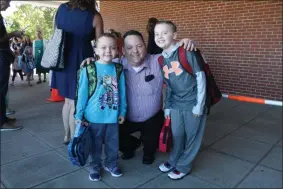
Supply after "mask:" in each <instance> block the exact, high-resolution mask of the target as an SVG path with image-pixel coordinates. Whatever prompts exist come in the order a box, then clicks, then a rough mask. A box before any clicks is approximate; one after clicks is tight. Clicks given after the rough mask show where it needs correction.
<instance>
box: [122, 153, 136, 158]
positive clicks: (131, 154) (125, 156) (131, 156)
mask: <svg viewBox="0 0 283 189" xmlns="http://www.w3.org/2000/svg"><path fill="white" fill-rule="evenodd" d="M134 156H135V152H125V153H123V155H122V156H121V158H122V159H123V160H129V159H132V158H133V157H134Z"/></svg>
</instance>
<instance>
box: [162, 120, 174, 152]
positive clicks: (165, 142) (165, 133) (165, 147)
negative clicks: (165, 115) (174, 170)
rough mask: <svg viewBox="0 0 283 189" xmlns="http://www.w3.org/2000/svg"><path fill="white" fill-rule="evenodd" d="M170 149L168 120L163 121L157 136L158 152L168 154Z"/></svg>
mask: <svg viewBox="0 0 283 189" xmlns="http://www.w3.org/2000/svg"><path fill="white" fill-rule="evenodd" d="M171 148H172V131H171V124H170V119H165V122H164V124H163V127H162V129H161V132H160V135H159V151H161V152H169V151H170V150H171Z"/></svg>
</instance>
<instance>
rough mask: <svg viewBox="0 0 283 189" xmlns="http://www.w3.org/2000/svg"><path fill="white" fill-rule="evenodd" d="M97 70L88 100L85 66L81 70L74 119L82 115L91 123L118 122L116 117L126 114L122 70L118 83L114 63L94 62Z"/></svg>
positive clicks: (80, 118)
mask: <svg viewBox="0 0 283 189" xmlns="http://www.w3.org/2000/svg"><path fill="white" fill-rule="evenodd" d="M95 65H96V72H97V84H96V90H95V92H94V94H93V95H92V97H91V98H90V99H89V100H88V98H89V96H88V77H91V76H88V77H87V71H86V68H84V69H83V70H82V71H81V75H80V79H79V81H78V82H79V83H78V84H79V86H78V87H79V88H78V99H77V103H76V113H75V119H76V120H82V118H83V117H84V118H85V119H86V120H87V121H89V122H91V123H118V117H119V116H124V117H125V115H126V109H127V104H126V89H125V88H126V87H125V76H124V72H122V73H121V76H120V79H119V83H117V74H116V68H115V63H110V64H101V63H99V62H95Z"/></svg>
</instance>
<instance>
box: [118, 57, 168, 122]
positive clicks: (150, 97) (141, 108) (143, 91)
mask: <svg viewBox="0 0 283 189" xmlns="http://www.w3.org/2000/svg"><path fill="white" fill-rule="evenodd" d="M159 56H160V54H158V55H147V56H146V57H145V59H144V62H143V63H142V69H141V70H140V71H139V72H136V71H135V70H134V69H133V67H132V66H131V65H130V64H128V63H127V60H126V59H122V64H123V66H124V71H125V72H124V73H125V77H126V92H127V105H128V110H127V119H128V120H129V121H132V122H144V121H146V120H148V119H149V118H151V117H153V116H154V115H155V114H156V113H157V112H159V111H160V110H161V108H162V104H163V103H162V85H163V78H162V75H161V71H160V66H159V64H158V57H159ZM150 75H153V76H154V78H153V79H152V80H151V81H145V77H146V76H150ZM150 77H152V76H150Z"/></svg>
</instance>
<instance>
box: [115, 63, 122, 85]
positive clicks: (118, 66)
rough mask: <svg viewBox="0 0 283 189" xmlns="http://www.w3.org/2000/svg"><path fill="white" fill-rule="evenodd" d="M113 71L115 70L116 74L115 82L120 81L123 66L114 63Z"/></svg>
mask: <svg viewBox="0 0 283 189" xmlns="http://www.w3.org/2000/svg"><path fill="white" fill-rule="evenodd" d="M114 65H115V69H116V74H117V82H118V81H119V80H120V76H121V74H122V72H123V65H122V64H119V63H115V64H114Z"/></svg>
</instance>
